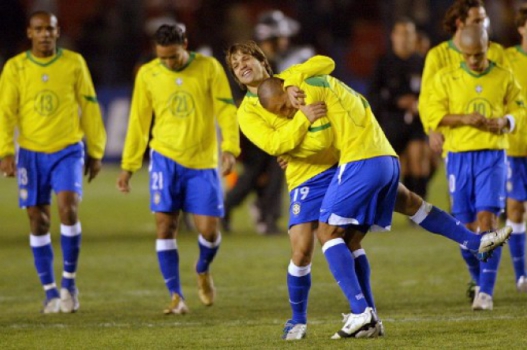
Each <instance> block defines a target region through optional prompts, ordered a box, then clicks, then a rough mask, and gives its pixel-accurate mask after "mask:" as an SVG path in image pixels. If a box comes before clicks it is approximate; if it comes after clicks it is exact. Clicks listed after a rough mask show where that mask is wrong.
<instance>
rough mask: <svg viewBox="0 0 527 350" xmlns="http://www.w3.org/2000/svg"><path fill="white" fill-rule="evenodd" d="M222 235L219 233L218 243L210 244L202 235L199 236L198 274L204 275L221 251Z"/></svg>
mask: <svg viewBox="0 0 527 350" xmlns="http://www.w3.org/2000/svg"><path fill="white" fill-rule="evenodd" d="M220 243H221V233H218V238H216V241H214V242H209V241H207V240H206V239H205V238H204V237H203V236H202V235H201V234H200V235H199V236H198V245H199V258H198V262H197V264H196V272H197V273H203V272H207V271H208V270H209V266H210V264H211V263H212V261H213V260H214V257H215V256H216V253H217V252H218V249H220Z"/></svg>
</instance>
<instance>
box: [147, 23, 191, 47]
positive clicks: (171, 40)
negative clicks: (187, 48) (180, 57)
mask: <svg viewBox="0 0 527 350" xmlns="http://www.w3.org/2000/svg"><path fill="white" fill-rule="evenodd" d="M186 40H187V34H186V32H185V27H184V26H181V25H168V24H163V25H162V26H160V27H159V28H158V29H157V30H156V32H155V34H154V42H155V43H156V44H157V45H161V46H169V45H183V44H184V43H185V41H186Z"/></svg>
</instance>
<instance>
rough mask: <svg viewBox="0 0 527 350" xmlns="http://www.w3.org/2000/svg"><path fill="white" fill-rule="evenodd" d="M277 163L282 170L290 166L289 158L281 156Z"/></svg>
mask: <svg viewBox="0 0 527 350" xmlns="http://www.w3.org/2000/svg"><path fill="white" fill-rule="evenodd" d="M276 161H277V162H278V165H279V166H280V168H282V170H285V169H287V165H288V164H289V161H288V159H287V157H285V156H279V157H278V158H276Z"/></svg>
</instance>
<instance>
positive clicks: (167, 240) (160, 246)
mask: <svg viewBox="0 0 527 350" xmlns="http://www.w3.org/2000/svg"><path fill="white" fill-rule="evenodd" d="M155 219H156V235H157V240H156V252H157V260H158V262H159V269H160V270H161V274H162V275H163V279H164V281H165V286H166V288H167V290H168V292H169V293H170V296H171V298H172V302H171V303H170V305H169V307H168V308H167V309H165V310H164V313H165V314H167V315H168V314H186V313H187V312H188V308H187V306H186V304H185V301H184V300H185V299H184V296H183V291H182V289H181V281H180V277H179V252H178V247H177V230H178V221H179V213H178V212H177V211H176V212H172V213H168V212H156V213H155Z"/></svg>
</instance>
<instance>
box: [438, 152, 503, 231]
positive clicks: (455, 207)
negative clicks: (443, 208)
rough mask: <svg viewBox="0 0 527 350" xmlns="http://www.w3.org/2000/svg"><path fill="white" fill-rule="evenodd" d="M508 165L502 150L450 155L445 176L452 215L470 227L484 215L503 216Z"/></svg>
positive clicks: (450, 153)
mask: <svg viewBox="0 0 527 350" xmlns="http://www.w3.org/2000/svg"><path fill="white" fill-rule="evenodd" d="M506 165H507V164H506V158H505V151H503V150H484V151H471V152H458V153H454V152H449V153H448V154H447V158H446V173H447V180H448V188H449V192H450V202H451V203H450V204H451V208H452V215H454V217H455V218H456V219H458V220H459V221H461V222H462V223H463V224H468V223H471V222H474V221H476V218H477V213H478V212H481V211H490V212H492V213H494V214H496V215H498V214H500V213H501V212H502V211H503V209H504V208H505V182H506V176H507V166H506Z"/></svg>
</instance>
